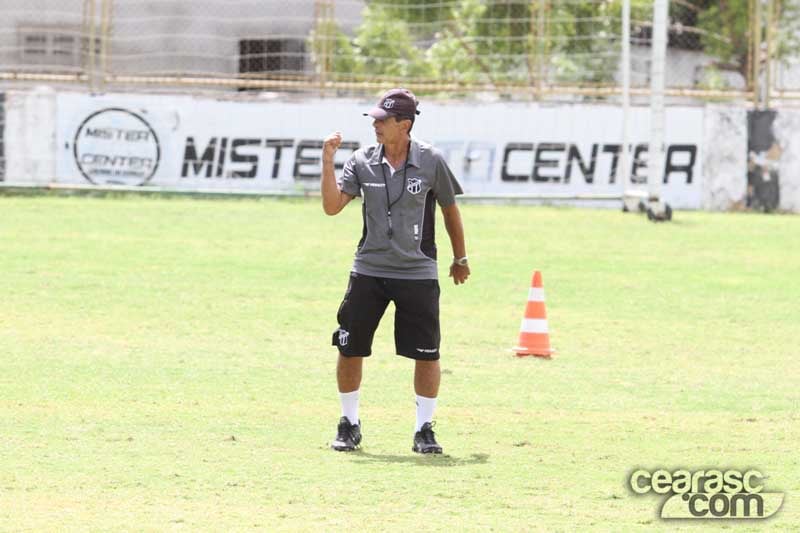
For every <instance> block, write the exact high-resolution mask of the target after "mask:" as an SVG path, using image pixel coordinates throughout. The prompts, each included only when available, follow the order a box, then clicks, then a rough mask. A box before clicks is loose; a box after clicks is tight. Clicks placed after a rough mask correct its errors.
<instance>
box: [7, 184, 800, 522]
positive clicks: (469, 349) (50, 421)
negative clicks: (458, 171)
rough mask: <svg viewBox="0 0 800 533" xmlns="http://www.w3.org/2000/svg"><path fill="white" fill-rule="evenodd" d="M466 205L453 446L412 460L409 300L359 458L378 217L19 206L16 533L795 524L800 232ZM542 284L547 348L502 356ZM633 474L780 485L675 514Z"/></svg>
mask: <svg viewBox="0 0 800 533" xmlns="http://www.w3.org/2000/svg"><path fill="white" fill-rule="evenodd" d="M462 214H463V217H464V220H465V227H466V234H467V241H468V250H469V255H470V259H471V264H472V277H471V278H470V280H469V282H468V283H467V284H466V285H464V286H459V287H454V286H453V285H452V284H448V283H447V282H445V280H446V270H445V266H444V265H443V266H441V268H440V271H441V272H442V280H443V282H442V327H443V331H442V334H443V347H442V352H443V360H442V365H443V371H444V376H443V384H442V393H441V398H440V402H439V408H438V412H437V421H438V431H437V436H438V437H439V440H440V442H441V443H442V444H443V445H444V447H445V454H446V455H444V456H441V457H420V456H416V455H415V454H413V453H412V452H411V451H410V447H411V436H412V435H411V433H412V431H413V423H414V406H413V400H414V396H413V390H412V384H411V373H412V365H411V363H410V362H409V361H408V360H405V359H403V358H401V357H397V356H395V355H393V342H392V329H391V313H389V314H387V316H386V317H385V318H384V322H383V325H382V326H381V328H380V329H379V331H378V334H377V335H376V343H375V349H374V354H375V355H374V356H373V357H372V358H370V359H369V360H368V361H367V363H366V366H365V381H364V384H363V386H362V407H361V417H362V420H363V423H364V434H365V437H364V439H365V440H364V443H363V450H362V451H360V452H357V453H353V454H342V453H336V452H332V451H330V450H329V449H328V448H327V443H328V442H329V441H330V439H331V437H332V436H333V434H334V432H335V425H336V422H337V420H338V417H339V405H338V397H337V394H336V385H335V379H334V366H335V361H336V356H335V349H334V348H332V347H331V346H330V345H329V344H330V336H331V332H332V331H333V329H334V328H335V326H336V324H335V314H336V309H337V307H338V304H339V302H340V299H341V297H342V294H343V292H344V289H345V284H346V281H347V273H348V270H349V268H350V265H351V260H352V253H353V250H354V246H355V243H356V241H357V238H358V236H359V235H360V231H361V227H360V210H359V209H358V208H357V207H349V208H348V209H346V210H345V212H344V213H343V214H342V215H340V216H338V217H333V218H330V217H325V216H324V215H323V214H322V210H321V208H320V206H319V205H318V201H299V200H298V201H288V200H283V201H278V200H260V201H258V200H213V201H211V200H191V199H181V198H173V199H168V198H167V199H164V198H161V199H159V198H142V197H130V196H129V197H118V198H75V197H73V198H63V197H2V196H0V280H2V296H0V530H2V531H18V530H27V531H54V530H80V531H117V530H145V531H161V530H176V529H177V530H187V531H190V530H191V531H194V530H216V531H232V530H248V529H251V528H254V529H263V530H309V531H312V530H344V529H356V528H358V529H367V530H375V531H382V530H394V531H401V530H412V529H415V530H425V531H427V530H450V531H460V530H479V529H494V530H497V531H524V530H547V531H586V530H597V531H605V530H613V531H649V530H674V529H685V530H687V531H694V530H698V529H704V530H705V529H730V530H736V531H740V530H741V531H749V530H767V529H769V530H778V531H780V530H783V531H791V530H794V531H796V530H797V527H798V524H800V511H799V510H798V504H797V495H798V494H800V464H799V463H798V461H800V459H799V458H800V453H799V452H800V445H798V443H800V388H798V376H800V362H798V357H797V356H798V351H800V350H799V349H798V344H799V343H798V339H799V338H800V276H798V273H800V217H796V216H763V215H752V214H709V213H683V212H680V213H677V215H676V220H675V221H674V222H672V223H669V224H661V225H654V224H650V223H648V222H646V221H645V220H644V219H643V218H641V217H638V216H635V215H624V214H622V213H620V212H616V211H602V210H579V209H565V208H563V209H558V208H542V207H525V206H482V205H469V204H467V205H464V206H462ZM438 227H439V229H440V237H439V242H440V250H441V255H442V256H443V257H445V258H448V257H449V256H450V250H449V243H448V242H447V239H446V234H445V233H444V231H443V225H442V224H441V220H440V221H439V224H438ZM534 269H538V270H541V271H542V273H543V277H544V285H545V290H546V293H547V311H548V317H549V322H550V328H551V341H552V344H553V345H554V347H555V348H556V349H557V350H558V353H557V354H556V355H555V356H554V358H553V359H552V360H549V361H547V360H541V359H535V358H522V359H519V358H515V357H514V356H513V355H512V354H511V353H510V352H509V350H508V349H509V348H510V347H511V346H513V345H514V344H515V343H516V340H517V336H518V332H519V329H518V328H519V324H520V319H521V318H522V312H523V309H524V305H525V300H526V297H527V290H528V286H529V283H530V277H531V273H532V271H533V270H534ZM390 309H391V308H390ZM640 466H641V467H645V468H649V469H655V468H658V467H664V468H667V469H669V470H674V469H677V468H679V467H686V468H689V469H700V468H704V467H705V468H710V467H720V468H738V469H745V468H748V467H757V468H758V469H760V470H761V471H762V472H764V473H765V474H766V475H767V476H768V479H767V480H766V482H765V484H766V489H765V490H767V491H772V492H785V493H786V497H785V501H784V504H783V508H782V509H781V511H780V512H779V513H778V514H777V515H776V516H775V517H773V518H770V519H769V520H767V521H750V522H748V523H744V522H734V521H722V522H712V521H702V522H687V521H679V522H664V521H662V520H661V519H660V518H658V516H657V513H658V509H659V508H660V502H661V501H662V498H659V497H656V496H654V495H644V496H639V495H634V494H632V493H631V491H629V490H628V489H627V480H628V476H629V474H630V472H631V471H632V470H633V469H634V468H635V467H640Z"/></svg>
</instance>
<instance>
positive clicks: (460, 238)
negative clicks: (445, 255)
mask: <svg viewBox="0 0 800 533" xmlns="http://www.w3.org/2000/svg"><path fill="white" fill-rule="evenodd" d="M444 227H445V229H446V230H447V234H448V235H449V236H450V245H451V246H452V247H453V257H455V258H460V257H464V256H466V255H467V247H466V244H465V243H464V225H463V223H462V222H461V213H460V211H459V210H458V207H457V206H456V205H455V204H454V205H453V206H451V207H449V208H447V209H445V210H444Z"/></svg>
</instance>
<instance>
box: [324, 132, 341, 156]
mask: <svg viewBox="0 0 800 533" xmlns="http://www.w3.org/2000/svg"><path fill="white" fill-rule="evenodd" d="M341 144H342V132H341V131H335V132H333V133H331V134H330V135H328V136H327V137H325V141H323V143H322V157H324V158H333V155H334V154H335V153H336V150H338V149H339V146H340V145H341Z"/></svg>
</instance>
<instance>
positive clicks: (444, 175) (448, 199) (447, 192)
mask: <svg viewBox="0 0 800 533" xmlns="http://www.w3.org/2000/svg"><path fill="white" fill-rule="evenodd" d="M434 157H435V158H436V175H435V176H434V179H433V194H434V195H435V196H436V201H437V203H438V204H439V206H440V207H450V206H451V205H453V204H454V203H456V195H457V194H464V191H463V190H462V189H461V184H459V183H458V180H457V179H456V177H455V176H454V175H453V172H452V171H451V170H450V167H448V166H447V162H446V161H445V160H444V157H443V156H442V154H441V153H439V152H436V153H435V156H434Z"/></svg>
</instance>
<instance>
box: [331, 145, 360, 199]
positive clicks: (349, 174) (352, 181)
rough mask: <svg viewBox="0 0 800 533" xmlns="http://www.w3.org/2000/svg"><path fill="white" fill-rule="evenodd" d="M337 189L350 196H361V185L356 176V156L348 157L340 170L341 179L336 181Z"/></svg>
mask: <svg viewBox="0 0 800 533" xmlns="http://www.w3.org/2000/svg"><path fill="white" fill-rule="evenodd" d="M336 184H337V185H338V186H339V189H340V190H341V191H342V192H344V193H345V194H349V195H350V196H361V185H360V184H359V182H358V174H356V154H355V152H354V153H353V154H352V155H351V156H350V158H349V159H348V160H347V162H346V163H345V164H344V169H342V177H341V178H339V179H338V180H336Z"/></svg>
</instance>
